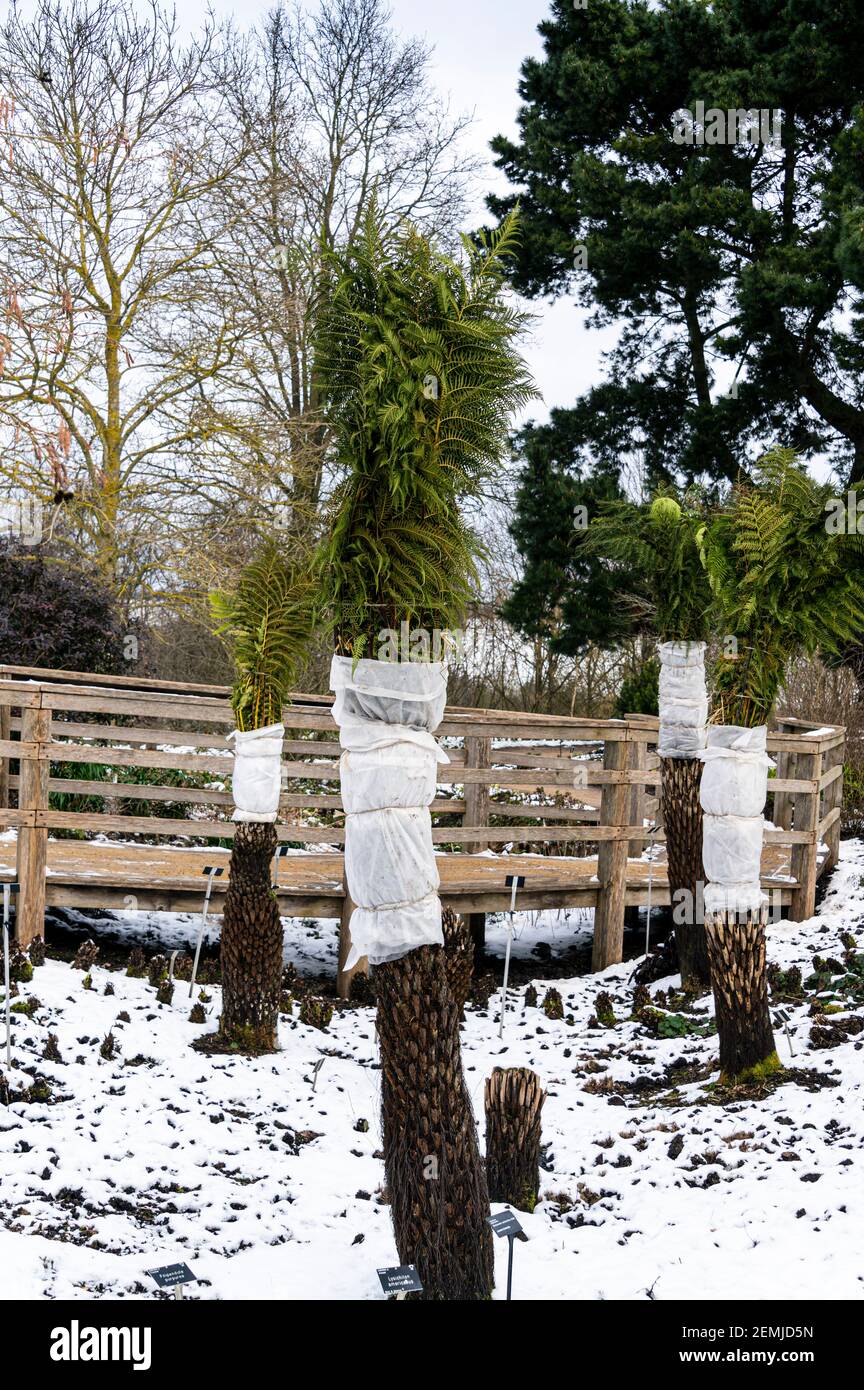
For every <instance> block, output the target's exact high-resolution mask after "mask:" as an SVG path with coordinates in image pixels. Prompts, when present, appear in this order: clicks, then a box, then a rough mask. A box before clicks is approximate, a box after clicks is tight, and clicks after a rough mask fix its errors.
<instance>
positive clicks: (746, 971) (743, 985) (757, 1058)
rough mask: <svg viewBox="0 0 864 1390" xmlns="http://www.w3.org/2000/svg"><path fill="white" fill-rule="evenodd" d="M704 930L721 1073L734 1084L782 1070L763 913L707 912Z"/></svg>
mask: <svg viewBox="0 0 864 1390" xmlns="http://www.w3.org/2000/svg"><path fill="white" fill-rule="evenodd" d="M705 935H706V938H707V943H708V956H709V961H710V968H711V980H712V983H713V987H714V1005H715V1009H716V1014H717V1033H718V1037H719V1042H720V1079H721V1081H723V1082H724V1083H726V1084H729V1085H732V1084H735V1083H738V1082H746V1081H758V1080H761V1079H762V1078H764V1077H765V1076H768V1075H770V1074H771V1073H772V1072H776V1071H779V1070H780V1060H779V1058H778V1056H777V1049H776V1047H775V1044H774V1033H773V1029H772V1027H771V1014H770V1012H769V1009H768V983H767V974H766V969H765V914H764V913H755V914H751V913H748V914H747V916H746V919H742V920H738V919H737V918H736V917H735V916H734V914H731V913H728V914H720V913H718V914H715V915H709V914H706V918H705Z"/></svg>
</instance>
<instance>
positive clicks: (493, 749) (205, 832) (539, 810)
mask: <svg viewBox="0 0 864 1390" xmlns="http://www.w3.org/2000/svg"><path fill="white" fill-rule="evenodd" d="M330 706H331V699H330V697H327V696H310V695H306V694H300V693H298V694H296V695H295V696H293V697H292V701H291V703H290V705H288V706H286V708H285V711H284V713H283V722H284V724H285V727H286V731H287V732H286V737H285V740H284V743H283V765H282V793H281V797H280V816H279V823H278V825H277V834H278V838H279V840H280V841H281V842H282V843H283V844H284V845H287V846H289V847H291V848H292V849H293V850H295V851H296V853H295V854H290V853H289V855H288V857H287V858H283V859H281V860H280V861H279V863H280V868H279V872H280V881H279V894H280V899H281V900H282V901H283V903H284V905H285V909H284V910H286V911H290V912H292V913H295V914H298V915H299V914H303V913H305V914H307V915H321V916H326V915H330V916H340V915H342V914H343V904H344V900H345V892H344V885H343V881H342V867H341V852H340V849H341V846H342V845H343V844H344V835H345V831H344V816H343V812H342V803H341V798H340V795H339V752H340V750H339V743H338V731H337V729H336V725H335V723H334V720H333V718H332V713H331V709H330ZM657 723H658V722H657V720H656V718H654V719H652V718H650V717H648V716H641V715H638V716H630V717H628V718H627V719H623V720H620V719H577V718H561V717H558V716H553V715H544V714H527V713H517V712H510V711H505V710H486V709H464V708H459V707H453V706H448V708H447V710H446V713H445V717H444V721H443V723H442V725H441V728H440V729H439V731H438V732H439V737H440V738H441V739H442V740H443V741H444V746H445V748H446V751H447V753H448V756H449V758H450V760H451V761H450V762H449V764H441V765H440V767H439V778H438V795H437V797H436V799H435V801H434V802H433V803H432V806H431V812H432V818H433V831H432V835H433V840H434V842H435V844H436V845H437V846H439V847H441V849H442V850H443V851H444V853H442V854H441V855H440V856H439V862H440V865H441V876H442V896H443V897H445V898H446V899H447V900H448V901H450V902H451V903H452V904H453V905H454V906H456V907H457V908H459V910H462V911H467V912H469V913H483V912H484V911H498V910H503V909H504V908H505V907H507V906H509V891H510V890H509V889H506V890H505V887H504V875H505V873H506V872H507V871H510V870H511V869H512V868H513V867H514V865H515V861H516V860H517V859H518V861H519V866H518V872H519V873H520V874H521V873H523V872H524V870H523V868H522V867H521V865H522V864H523V863H528V864H529V865H530V873H529V875H528V876H527V878H526V889H525V890H524V892H523V895H522V905H523V906H531V907H545V906H553V905H555V906H562V905H567V904H577V905H587V906H593V907H594V908H595V909H596V911H595V965H598V964H608V963H610V962H611V961H612V960H614V959H618V960H620V959H621V949H622V942H623V923H624V912H625V909H626V908H627V907H635V906H639V905H641V904H644V902H645V901H646V900H647V897H648V894H649V893H652V892H653V898H652V900H653V902H654V903H655V904H657V905H661V904H663V903H664V902H666V903H668V900H669V899H668V887H667V885H666V882H665V869H664V868H663V867H662V866H659V867H657V868H656V869H655V868H652V866H651V865H650V863H649V862H648V860H647V859H646V858H644V857H643V855H644V851H645V850H646V849H647V848H648V847H649V846H653V845H661V846H662V844H663V841H664V832H663V828H662V825H661V824H659V823H658V822H659V800H658V792H659V787H658V781H659V759H658V757H657V753H656V743H657ZM233 725H234V719H233V714H232V711H231V706H230V703H229V700H228V691H227V690H226V689H224V688H221V687H215V686H204V685H182V684H178V683H170V682H158V681H144V680H137V679H135V678H132V677H113V676H95V675H91V674H88V673H86V672H51V671H44V670H41V669H39V668H17V667H8V666H6V667H4V666H0V832H2V831H8V830H14V831H16V832H17V843H16V846H15V861H14V865H13V864H11V863H10V862H9V860H8V854H7V858H6V860H5V861H4V859H3V858H2V856H0V877H9V876H10V875H11V873H12V872H13V871H14V873H15V876H16V877H17V879H18V880H19V882H20V885H21V890H20V897H19V905H18V913H17V932H18V936H19V939H20V940H22V941H25V942H26V941H28V940H30V939H32V937H33V936H34V935H36V934H41V932H42V930H43V921H44V912H45V907H46V903H47V904H51V905H60V904H63V903H66V904H69V905H88V906H95V905H100V904H101V905H104V906H111V905H117V904H118V903H121V904H122V903H123V901H124V895H123V889H124V888H126V889H128V891H127V893H126V895H125V896H126V897H127V898H128V897H129V896H130V895H131V896H132V897H133V898H134V900H135V901H136V903H138V904H139V905H141V906H142V907H148V906H160V905H164V904H166V903H171V904H172V905H173V906H172V908H171V909H170V910H175V909H176V908H177V907H178V906H180V905H185V906H187V907H188V906H189V904H190V903H191V901H192V900H193V899H194V898H195V896H196V895H197V894H199V892H200V883H196V880H195V870H196V864H197V861H196V860H195V858H194V855H192V857H191V858H190V854H191V851H190V852H188V853H186V854H185V856H184V854H183V849H182V847H184V846H185V847H186V849H187V851H188V849H189V845H190V841H191V842H192V843H193V844H194V843H195V842H198V843H199V844H201V845H203V846H206V845H208V844H209V845H210V846H211V847H212V846H213V844H214V842H221V848H222V851H223V852H224V849H225V847H226V846H227V845H229V844H230V841H231V839H232V837H233V834H234V826H233V823H232V821H231V819H230V817H231V814H232V810H233V802H232V798H231V790H230V779H231V771H232V766H233V760H232V757H231V754H230V752H229V744H228V741H227V738H226V734H227V733H228V732H229V731H230V729H231V728H233ZM844 748H845V730H844V729H843V728H840V727H833V726H832V727H830V728H829V727H825V726H816V725H813V724H807V723H806V722H804V721H801V720H792V719H788V720H784V721H781V722H780V723H779V724H778V726H777V728H776V730H774V731H772V732H771V733H770V734H769V736H768V750H769V752H770V753H771V754H772V756H774V757H775V759H776V762H777V775H776V777H772V778H771V779H770V780H769V809H768V811H767V812H766V814H767V815H768V817H769V819H771V821H772V822H773V824H774V825H775V827H776V829H773V830H768V829H766V832H765V844H766V846H770V847H772V848H775V847H776V848H777V852H778V855H780V856H781V857H780V858H778V860H777V865H776V866H775V867H774V868H773V869H771V870H770V871H769V872H768V873H767V874H765V873H764V869H765V866H764V864H763V883H764V884H765V886H767V887H773V888H774V889H776V890H777V891H779V892H780V893H781V895H782V900H783V902H784V903H786V904H788V905H789V907H790V911H791V914H792V916H793V917H796V918H799V919H800V918H803V917H806V916H808V915H810V914H811V913H812V911H813V906H814V896H815V886H816V880H817V877H818V874H819V873H820V872H821V871H822V870H823V869H824V868H826V867H830V866H831V865H833V863H835V862H836V859H837V854H838V848H839V836H840V805H841V801H842V794H843V754H844ZM169 810H170V811H171V812H172V814H167V813H166V812H167V811H169ZM94 837H99V838H98V841H96V840H95V839H94ZM49 840H50V842H51V855H50V859H51V862H50V863H49ZM162 841H170V842H173V844H164V845H163V846H162V851H161V854H162V857H161V858H160V857H159V849H158V846H159V843H160V842H162ZM55 842H56V843H55ZM154 842H155V843H154ZM820 844H822V845H823V846H824V849H823V851H822V854H821V857H820V852H819V846H820ZM2 846H3V842H2V841H0V848H2ZM784 847H786V849H785V850H784ZM219 848H220V846H219V845H217V846H216V849H215V851H214V850H213V849H212V848H211V850H209V851H208V853H210V854H211V855H212V853H213V852H218V850H219ZM7 849H8V845H7ZM505 850H506V851H507V853H506V854H505V855H503V857H502V855H501V852H502V851H505ZM783 854H785V859H783V858H782V855H783ZM172 856H173V858H172ZM529 856H530V857H529ZM198 857H199V858H200V853H199V856H198ZM55 861H56V862H55ZM301 863H302V864H303V865H304V866H305V867H303V868H302V869H301ZM145 865H152V869H153V873H155V878H154V877H152V876H151V877H150V879H149V881H145V882H144V883H143V884H142V883H141V882H139V879H140V876H141V871H142V866H145ZM136 866H138V867H136ZM286 866H287V867H286ZM181 868H182V870H183V872H182V873H180V872H179V871H180V869H181ZM175 870H176V872H175ZM652 878H653V882H652V881H651V880H652ZM529 880H530V886H529ZM184 883H185V884H186V887H185V888H184V887H183V884H184ZM217 893H219V894H221V893H224V878H223V879H222V880H217ZM664 893H665V896H664Z"/></svg>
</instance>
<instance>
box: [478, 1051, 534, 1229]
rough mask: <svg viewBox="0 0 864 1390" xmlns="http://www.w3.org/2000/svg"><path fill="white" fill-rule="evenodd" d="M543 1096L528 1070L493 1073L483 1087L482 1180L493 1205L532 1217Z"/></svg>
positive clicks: (501, 1069)
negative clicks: (483, 1135)
mask: <svg viewBox="0 0 864 1390" xmlns="http://www.w3.org/2000/svg"><path fill="white" fill-rule="evenodd" d="M545 1098H546V1097H545V1093H544V1091H543V1087H542V1086H541V1084H540V1078H539V1077H538V1076H537V1074H536V1073H535V1072H533V1071H530V1070H529V1068H528V1067H507V1068H504V1067H496V1068H495V1070H494V1071H493V1073H492V1075H491V1076H490V1077H489V1079H488V1080H487V1082H486V1092H485V1100H486V1180H487V1182H488V1184H489V1196H490V1198H491V1199H492V1201H493V1202H509V1203H510V1205H511V1206H514V1207H518V1208H519V1209H520V1210H521V1211H533V1210H534V1206H535V1204H536V1202H537V1197H538V1195H539V1191H540V1132H541V1128H540V1112H541V1110H542V1108H543V1101H544V1100H545Z"/></svg>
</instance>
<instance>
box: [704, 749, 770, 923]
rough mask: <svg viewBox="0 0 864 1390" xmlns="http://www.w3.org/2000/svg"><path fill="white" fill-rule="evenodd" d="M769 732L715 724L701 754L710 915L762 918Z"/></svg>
mask: <svg viewBox="0 0 864 1390" xmlns="http://www.w3.org/2000/svg"><path fill="white" fill-rule="evenodd" d="M767 733H768V731H767V728H766V727H765V725H764V724H763V725H760V726H759V727H758V728H755V729H745V728H741V727H739V726H738V725H736V724H715V725H712V726H711V728H710V729H709V730H708V746H707V747H706V748H705V749H704V751H703V752H702V754H701V758H702V762H703V763H704V767H703V770H702V785H701V793H700V794H701V801H702V815H703V822H702V861H703V863H704V865H705V877H706V879H707V880H708V883H707V886H706V889H705V915H706V917H707V916H708V915H709V914H715V913H723V914H726V915H739V916H741V917H744V918H746V917H747V916H748V915H751V914H756V915H757V916H759V915H761V914H762V912H763V910H764V908H765V907H766V905H767V897H766V896H765V895H764V894H763V892H762V887H761V877H762V828H763V820H762V812H763V810H764V808H765V800H766V797H767V795H768V769H769V768H772V767H773V766H774V764H773V763H772V761H771V759H770V758H769V757H768V755H767V753H766V751H765V744H766V738H767Z"/></svg>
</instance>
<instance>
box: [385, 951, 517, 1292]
mask: <svg viewBox="0 0 864 1390" xmlns="http://www.w3.org/2000/svg"><path fill="white" fill-rule="evenodd" d="M374 978H375V984H376V989H377V996H378V1017H377V1027H378V1038H379V1043H380V1047H381V1113H382V1125H383V1141H384V1171H385V1175H386V1182H387V1192H388V1195H389V1198H390V1207H391V1211H392V1214H393V1227H394V1232H395V1237H396V1248H397V1250H398V1252H399V1259H400V1261H401V1262H402V1263H403V1264H413V1265H416V1266H417V1271H418V1274H419V1275H420V1278H421V1280H422V1283H423V1288H424V1292H423V1295H422V1297H423V1298H424V1299H450V1300H463V1301H464V1300H475V1299H486V1298H489V1297H490V1296H491V1293H492V1285H493V1258H492V1232H491V1230H490V1228H489V1226H488V1224H487V1220H486V1218H487V1217H488V1215H489V1197H488V1193H487V1189H486V1172H485V1169H484V1166H483V1161H482V1159H481V1156H480V1148H479V1144H478V1141H477V1126H476V1124H475V1122H474V1116H473V1113H472V1110H471V1098H470V1096H469V1094H468V1088H467V1086H466V1084H465V1078H464V1075H463V1072H462V1059H461V1054H460V1048H459V1014H460V1010H459V1008H458V1006H457V1002H456V1000H455V999H454V997H453V993H452V990H451V988H450V983H449V979H448V969H447V961H446V959H445V951H443V950H442V949H441V947H439V946H421V947H419V948H418V949H417V950H414V951H410V952H409V953H408V954H407V955H405V956H402V957H401V958H400V959H399V960H395V961H389V962H388V963H387V964H385V965H379V966H376V967H375V971H374Z"/></svg>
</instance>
